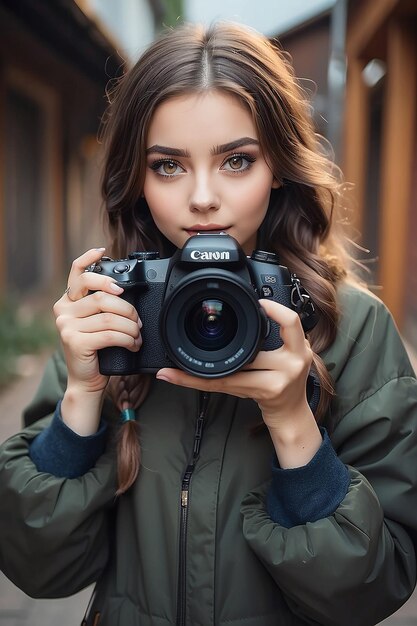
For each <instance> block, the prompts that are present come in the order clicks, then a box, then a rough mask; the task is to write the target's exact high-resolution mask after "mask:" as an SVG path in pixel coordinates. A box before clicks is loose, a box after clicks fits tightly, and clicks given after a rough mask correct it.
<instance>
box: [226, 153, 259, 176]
mask: <svg viewBox="0 0 417 626" xmlns="http://www.w3.org/2000/svg"><path fill="white" fill-rule="evenodd" d="M254 161H255V158H254V157H252V156H250V155H249V154H234V155H233V156H231V157H229V158H228V159H226V161H225V162H224V164H223V166H222V169H224V170H226V171H228V172H244V171H245V170H247V169H249V168H250V166H251V165H252V163H253V162H254Z"/></svg>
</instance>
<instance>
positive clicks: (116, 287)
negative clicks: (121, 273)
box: [110, 283, 124, 293]
mask: <svg viewBox="0 0 417 626" xmlns="http://www.w3.org/2000/svg"><path fill="white" fill-rule="evenodd" d="M110 289H112V290H113V291H114V292H115V293H122V291H124V289H123V287H119V285H118V284H117V283H110Z"/></svg>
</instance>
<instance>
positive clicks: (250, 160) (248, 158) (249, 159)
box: [149, 152, 256, 178]
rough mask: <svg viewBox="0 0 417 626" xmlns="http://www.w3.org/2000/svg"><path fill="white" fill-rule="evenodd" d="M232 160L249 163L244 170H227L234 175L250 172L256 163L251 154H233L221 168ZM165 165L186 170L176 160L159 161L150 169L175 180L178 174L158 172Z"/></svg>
mask: <svg viewBox="0 0 417 626" xmlns="http://www.w3.org/2000/svg"><path fill="white" fill-rule="evenodd" d="M232 159H244V160H245V161H247V165H246V167H244V168H243V169H240V170H233V169H228V170H225V171H227V172H232V173H233V174H243V173H244V172H246V171H247V170H249V169H250V168H251V166H252V163H254V162H255V161H256V157H254V156H252V155H251V154H246V153H245V152H236V153H235V154H231V155H230V156H228V157H227V159H225V160H224V161H223V163H222V165H221V167H222V168H223V167H224V166H225V165H226V163H228V162H229V161H231V160H232ZM164 163H172V164H173V165H176V166H177V167H179V168H180V169H182V170H183V169H184V168H183V167H182V165H180V164H179V163H178V162H177V161H175V159H158V160H157V161H154V162H153V163H151V164H150V165H149V167H150V169H151V170H153V171H154V172H156V173H157V174H159V176H161V177H162V178H175V177H176V176H177V175H178V174H162V173H161V172H158V170H159V168H160V167H162V165H163V164H164Z"/></svg>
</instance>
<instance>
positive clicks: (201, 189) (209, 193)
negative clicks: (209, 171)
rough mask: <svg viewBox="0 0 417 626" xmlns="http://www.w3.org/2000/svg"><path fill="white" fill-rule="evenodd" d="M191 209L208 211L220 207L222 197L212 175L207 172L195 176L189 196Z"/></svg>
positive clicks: (201, 211) (199, 211) (202, 211)
mask: <svg viewBox="0 0 417 626" xmlns="http://www.w3.org/2000/svg"><path fill="white" fill-rule="evenodd" d="M189 208H190V211H194V212H198V213H208V212H209V211H217V210H218V209H219V208H220V197H219V194H218V193H217V191H216V189H215V188H214V185H213V184H212V181H211V180H210V177H209V176H208V175H206V174H199V175H196V176H195V179H194V181H193V186H192V189H191V192H190V198H189Z"/></svg>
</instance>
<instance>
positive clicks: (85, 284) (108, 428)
mask: <svg viewBox="0 0 417 626" xmlns="http://www.w3.org/2000/svg"><path fill="white" fill-rule="evenodd" d="M105 142H106V163H105V170H104V182H103V193H104V199H105V206H106V211H107V217H108V224H109V227H110V233H111V236H112V243H111V246H110V249H109V251H110V253H111V254H112V256H113V257H114V258H119V259H120V258H126V256H127V255H128V254H129V253H130V252H132V251H136V250H144V251H159V252H160V254H161V257H169V256H171V255H172V254H173V252H174V251H175V250H176V249H178V248H182V247H183V246H184V244H185V243H186V241H187V240H188V239H189V237H190V236H192V235H194V234H197V233H207V232H208V233H212V232H213V233H217V232H220V231H222V232H225V233H227V234H229V235H231V236H232V237H234V238H235V240H236V241H237V242H238V243H239V244H240V246H241V247H242V248H243V250H244V252H245V253H246V255H250V254H251V252H252V250H253V249H255V248H257V249H262V250H266V251H268V252H270V253H275V254H277V255H278V256H279V259H280V262H281V264H283V265H285V266H287V267H288V268H289V269H290V271H291V272H294V273H296V274H297V276H298V277H299V279H300V280H301V283H302V284H303V286H304V287H305V288H306V289H307V290H308V292H309V293H310V295H311V297H312V299H313V301H314V303H315V307H316V311H317V313H318V323H317V325H316V326H315V328H314V329H313V330H311V332H309V333H308V335H307V337H306V336H305V333H304V330H303V326H302V324H301V321H300V318H299V315H298V313H297V312H295V311H294V310H292V309H291V308H289V307H287V306H284V305H283V304H280V303H279V302H275V301H273V300H268V299H262V300H260V304H261V306H262V308H263V310H264V311H265V313H266V315H267V316H268V317H269V318H270V320H272V321H275V322H277V323H278V324H279V326H280V335H281V338H282V340H283V345H282V346H281V347H280V348H278V349H275V350H270V351H262V350H261V351H260V352H259V353H258V354H257V356H256V358H255V359H254V360H253V361H252V362H251V363H250V364H247V365H246V366H245V367H244V368H243V369H240V370H239V371H237V372H235V373H232V374H230V375H228V376H223V377H220V378H204V377H198V376H193V375H191V374H189V373H187V372H186V371H183V370H182V369H174V368H162V369H160V370H159V371H158V372H157V373H156V376H152V375H145V374H140V373H139V374H138V375H132V376H124V377H122V378H111V379H110V381H109V377H108V376H105V375H104V374H102V373H100V370H99V365H98V356H97V351H98V350H100V349H102V348H108V347H114V346H122V347H125V348H127V349H128V350H130V351H131V352H132V353H136V352H138V351H139V350H141V349H142V332H141V328H142V324H143V328H144V327H145V324H146V322H145V321H144V320H140V319H139V315H138V312H137V309H136V308H135V307H133V306H132V305H131V304H129V302H128V301H127V299H125V298H124V297H123V289H122V288H121V287H120V286H119V285H118V284H117V281H116V280H115V278H113V277H111V276H108V275H104V274H100V273H97V272H86V271H85V270H86V268H87V267H88V266H90V265H91V264H93V263H97V262H99V260H100V259H101V257H102V256H103V252H104V249H103V248H98V249H94V250H89V251H88V252H86V253H85V254H83V255H82V256H81V257H80V258H78V259H77V260H76V261H74V263H73V266H72V269H71V272H70V274H69V278H68V288H67V290H66V292H65V294H64V295H63V296H62V297H61V298H60V299H59V300H58V302H57V303H56V304H55V307H54V310H55V315H56V320H57V327H58V330H59V333H60V337H61V340H62V346H63V351H62V354H61V353H60V354H58V353H57V354H56V355H55V356H54V357H53V359H52V360H51V362H50V363H49V365H48V367H47V370H46V373H45V377H44V380H43V382H42V385H41V388H40V390H39V392H38V395H37V396H36V398H35V400H34V401H33V403H32V404H31V406H30V407H29V408H28V410H27V412H26V414H25V419H26V423H27V425H28V427H27V428H26V429H25V430H24V431H23V432H22V433H20V434H18V435H16V436H15V437H13V438H11V439H10V440H9V441H8V442H6V443H5V444H4V445H3V447H2V449H1V454H0V461H1V464H0V472H1V476H0V503H1V504H0V506H1V515H0V530H1V536H2V542H1V548H0V563H1V566H2V568H3V570H4V571H5V573H6V574H7V576H9V577H10V578H11V580H13V581H14V582H15V584H17V585H18V586H20V587H21V588H22V589H23V590H24V591H26V592H27V593H28V594H30V595H33V596H36V597H59V596H63V595H69V594H72V593H75V592H76V591H78V590H79V589H81V588H83V587H85V586H86V585H89V584H91V583H92V582H94V581H97V586H96V593H95V596H94V598H93V601H92V606H91V608H90V610H89V612H88V613H89V614H88V617H87V618H86V619H87V621H86V622H85V623H88V624H89V625H91V624H94V625H96V626H97V624H99V625H100V626H116V625H121V626H139V625H140V626H151V625H160V626H165V625H167V626H168V625H169V624H175V625H178V626H180V625H185V624H187V625H193V626H198V625H201V626H202V625H204V626H206V625H209V624H211V625H213V626H214V625H216V626H225V625H226V624H227V625H228V626H230V625H231V624H235V625H236V626H238V625H239V626H241V625H242V624H245V626H277V625H278V624H280V625H284V624H285V625H286V626H287V625H290V624H291V625H300V626H301V625H303V624H327V625H330V624H332V625H334V626H336V625H337V626H343V625H346V626H347V625H349V626H351V625H352V624H355V626H370V625H371V624H376V623H378V622H379V621H380V620H382V619H384V618H385V617H386V616H388V615H390V614H391V613H393V612H394V611H395V610H396V609H397V608H398V607H400V606H401V605H402V604H403V603H404V602H405V601H406V599H407V598H408V597H409V595H410V594H411V592H412V590H413V588H414V584H415V576H416V571H415V570H416V561H415V552H414V541H415V537H416V530H417V514H416V507H415V504H416V487H417V436H416V426H417V385H416V380H415V376H414V373H413V371H412V368H411V366H410V363H409V361H408V358H407V356H406V353H405V350H404V348H403V345H402V343H401V340H400V338H399V336H398V333H397V330H396V328H395V326H394V323H393V321H392V319H391V317H390V314H389V313H388V312H387V310H386V308H385V307H384V306H383V304H382V303H381V302H380V301H379V300H378V299H377V298H375V297H374V296H373V295H371V294H370V293H369V292H368V291H367V290H366V289H365V288H363V287H359V286H357V285H355V281H354V279H353V274H352V271H351V268H350V264H349V257H348V254H347V253H346V251H345V247H344V239H343V237H342V235H341V234H340V233H339V232H338V223H339V218H340V211H341V209H342V194H341V188H342V181H341V179H340V177H339V173H338V170H337V168H335V166H334V165H332V164H331V163H330V162H329V161H328V160H327V158H326V157H325V156H324V152H323V150H322V149H321V148H320V145H319V143H318V140H317V138H316V136H315V134H314V131H313V128H312V124H311V120H310V118H309V109H308V103H307V101H306V99H305V96H304V94H303V93H302V92H301V90H300V89H299V87H298V85H297V82H296V80H295V78H294V76H293V72H292V69H291V67H290V66H289V65H288V63H287V61H286V60H285V57H284V55H283V54H282V53H281V52H280V51H279V50H278V49H277V48H276V47H275V46H273V45H272V44H271V43H270V42H268V41H267V40H266V39H265V38H263V37H262V36H260V35H258V34H257V33H254V32H252V31H250V30H249V29H246V28H243V27H240V26H236V25H232V24H217V25H215V26H213V27H211V28H209V29H208V30H204V29H203V28H201V27H199V26H184V27H181V28H178V29H176V30H172V31H170V32H168V33H166V34H164V35H163V36H161V37H160V38H159V39H158V41H156V42H155V43H154V44H153V45H151V47H150V48H149V49H148V51H147V52H145V54H144V55H143V56H142V58H141V59H140V60H139V61H138V63H137V64H136V66H135V67H134V68H133V69H132V70H130V71H129V72H128V73H127V74H126V75H125V77H124V78H123V79H122V80H121V81H120V84H119V85H118V86H117V88H116V89H115V90H114V92H113V94H112V97H111V103H110V107H109V112H108V116H107V118H106V138H105ZM145 313H146V312H145ZM148 341H149V338H148ZM155 341H160V338H157V337H156V338H155ZM147 349H150V350H152V345H151V346H149V345H148V346H147ZM314 381H316V382H317V381H319V382H320V400H319V402H317V401H316V396H317V393H316V390H317V385H316V384H315V383H314ZM120 415H121V419H120ZM40 418H45V419H40ZM132 418H134V419H132ZM115 442H117V445H114V444H115ZM139 454H140V458H139ZM116 456H117V459H118V460H117V463H116ZM115 494H116V495H115Z"/></svg>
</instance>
